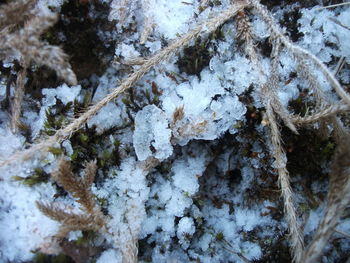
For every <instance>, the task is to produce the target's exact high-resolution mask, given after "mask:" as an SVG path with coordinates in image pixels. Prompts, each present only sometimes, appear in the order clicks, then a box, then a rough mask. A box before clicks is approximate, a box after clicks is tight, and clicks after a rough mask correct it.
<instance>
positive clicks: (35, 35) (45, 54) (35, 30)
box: [0, 1, 77, 85]
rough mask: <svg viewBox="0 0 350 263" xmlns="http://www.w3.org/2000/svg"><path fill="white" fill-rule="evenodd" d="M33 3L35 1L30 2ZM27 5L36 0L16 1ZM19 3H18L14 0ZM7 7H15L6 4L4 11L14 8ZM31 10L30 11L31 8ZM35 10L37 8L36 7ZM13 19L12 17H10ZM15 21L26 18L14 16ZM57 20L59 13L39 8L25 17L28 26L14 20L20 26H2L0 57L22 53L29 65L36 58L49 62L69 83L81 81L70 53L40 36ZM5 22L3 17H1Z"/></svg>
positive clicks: (44, 63) (2, 11) (27, 6)
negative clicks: (42, 11)
mask: <svg viewBox="0 0 350 263" xmlns="http://www.w3.org/2000/svg"><path fill="white" fill-rule="evenodd" d="M29 3H31V4H29ZM21 4H22V5H24V6H25V8H29V7H32V4H33V3H32V1H29V2H28V3H26V1H16V6H17V5H21ZM12 5H15V4H14V3H11V7H12ZM7 9H10V10H12V8H8V7H6V5H5V7H2V9H1V11H0V13H3V14H4V15H5V18H6V15H9V16H11V14H12V13H11V12H8V13H6V12H7ZM28 12H29V11H28ZM32 12H33V13H34V12H35V11H34V10H33V11H32ZM9 19H10V18H9ZM12 21H13V22H22V21H18V20H12ZM56 21H57V15H55V14H54V13H45V14H44V15H43V14H41V13H40V12H38V11H36V13H35V15H32V16H31V17H30V18H29V19H28V20H26V21H25V23H24V26H23V27H21V26H20V25H18V24H11V25H12V26H16V27H19V28H18V29H17V28H16V30H10V28H9V26H6V27H4V28H2V30H1V32H0V36H1V38H0V57H1V58H2V59H3V58H6V57H8V56H18V55H20V56H21V60H22V61H24V64H26V65H29V63H30V62H31V61H34V62H35V63H36V64H38V65H46V66H48V67H50V68H52V69H53V70H55V71H56V73H57V75H58V76H59V77H60V78H62V79H64V80H65V81H66V82H67V83H68V84H72V85H75V84H76V83H77V79H76V76H75V74H74V72H73V71H72V69H71V66H70V64H69V63H68V57H67V55H66V54H65V53H64V52H63V51H62V49H61V48H59V47H57V46H52V45H48V44H47V43H45V42H43V41H41V40H40V36H41V35H42V34H43V32H44V31H46V30H47V29H48V28H49V27H51V26H52V25H53V24H54V23H55V22H56ZM0 22H1V20H0Z"/></svg>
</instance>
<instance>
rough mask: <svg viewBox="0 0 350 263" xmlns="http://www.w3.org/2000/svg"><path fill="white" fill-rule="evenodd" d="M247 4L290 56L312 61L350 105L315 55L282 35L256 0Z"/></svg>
mask: <svg viewBox="0 0 350 263" xmlns="http://www.w3.org/2000/svg"><path fill="white" fill-rule="evenodd" d="M249 3H250V4H251V5H252V6H253V7H254V9H255V10H256V11H257V12H258V13H259V15H261V17H262V18H263V20H264V21H265V22H266V23H267V25H268V28H269V29H270V31H271V33H272V34H273V36H274V37H276V38H278V39H279V40H280V41H281V43H282V44H283V45H284V46H285V47H286V48H287V49H288V50H289V52H290V53H291V54H296V55H299V56H301V57H304V58H306V59H309V60H310V61H312V62H313V63H314V64H315V65H316V66H317V67H318V69H320V70H321V72H322V73H323V74H324V76H325V77H326V79H327V80H328V82H329V83H330V84H331V86H332V87H333V88H334V90H335V91H336V92H337V94H338V95H339V97H340V98H342V99H343V100H344V102H346V103H347V104H349V105H350V96H349V94H347V93H346V91H345V90H344V89H343V88H342V87H341V85H340V84H339V82H338V81H337V79H336V78H335V77H334V74H333V73H332V72H331V71H330V70H329V69H328V68H327V67H326V66H325V65H324V64H323V63H322V61H321V60H319V59H318V58H317V57H316V56H315V55H313V54H312V53H310V52H309V51H307V50H305V49H303V48H301V47H299V46H297V45H294V44H293V43H292V42H291V41H290V40H289V38H288V37H286V36H285V35H284V32H283V30H282V29H281V28H280V27H279V26H278V23H277V22H276V21H274V19H273V17H272V15H271V14H270V13H269V11H268V10H267V9H266V8H265V7H264V6H263V5H262V4H260V2H259V1H258V0H249Z"/></svg>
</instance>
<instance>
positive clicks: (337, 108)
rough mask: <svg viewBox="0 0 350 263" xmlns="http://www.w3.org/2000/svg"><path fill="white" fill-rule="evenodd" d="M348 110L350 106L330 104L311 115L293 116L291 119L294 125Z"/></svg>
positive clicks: (308, 122)
mask: <svg viewBox="0 0 350 263" xmlns="http://www.w3.org/2000/svg"><path fill="white" fill-rule="evenodd" d="M349 110H350V107H349V106H348V105H330V106H328V107H326V108H324V109H322V110H320V111H318V112H316V113H314V114H312V115H309V116H305V117H300V116H295V117H293V118H292V120H293V122H294V123H295V124H296V125H303V124H310V123H314V122H317V121H319V120H320V119H325V118H329V117H331V116H334V115H336V114H338V113H340V112H344V111H349Z"/></svg>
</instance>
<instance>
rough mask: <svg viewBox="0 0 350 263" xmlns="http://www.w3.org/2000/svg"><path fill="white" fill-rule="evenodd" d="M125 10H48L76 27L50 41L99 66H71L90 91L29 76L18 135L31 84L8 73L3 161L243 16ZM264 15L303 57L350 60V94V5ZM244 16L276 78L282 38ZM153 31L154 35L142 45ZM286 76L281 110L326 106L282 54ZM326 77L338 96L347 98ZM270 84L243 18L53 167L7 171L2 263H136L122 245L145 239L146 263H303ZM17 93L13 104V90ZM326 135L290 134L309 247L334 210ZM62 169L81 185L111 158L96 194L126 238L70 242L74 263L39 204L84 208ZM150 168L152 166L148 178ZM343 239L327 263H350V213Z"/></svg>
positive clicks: (209, 8) (192, 1) (55, 153)
mask: <svg viewBox="0 0 350 263" xmlns="http://www.w3.org/2000/svg"><path fill="white" fill-rule="evenodd" d="M124 2H125V3H127V2H128V1H125V0H124V1H123V0H112V1H109V0H101V1H90V2H89V1H75V0H71V1H64V0H62V1H54V0H51V1H50V0H40V1H39V3H38V6H39V8H41V9H43V12H49V11H48V9H47V8H48V6H49V7H50V8H51V9H53V10H55V11H57V12H60V19H61V20H62V21H64V22H62V21H61V20H60V23H62V25H64V26H65V27H64V26H60V27H59V26H57V27H55V28H54V29H53V30H51V31H49V34H47V35H45V36H44V37H46V38H47V40H48V41H53V42H54V44H57V43H59V44H61V45H63V48H64V49H65V48H66V49H65V51H66V52H67V53H68V55H69V56H71V57H72V59H73V58H75V57H74V56H75V53H74V52H77V54H78V51H76V50H75V49H74V48H76V49H82V50H83V51H84V52H87V53H86V55H85V56H84V55H83V56H80V58H78V60H74V62H71V63H72V67H73V70H74V71H77V72H78V71H79V72H80V73H79V75H78V74H77V77H78V85H75V86H68V85H67V84H65V83H59V81H50V78H52V76H51V75H49V76H48V77H47V78H49V80H48V79H45V78H44V77H45V74H44V73H45V69H42V68H38V67H35V66H34V65H33V66H32V67H31V68H29V69H28V71H29V72H30V74H28V77H27V86H26V93H25V97H24V102H23V105H22V108H23V110H22V117H21V122H22V123H23V125H22V126H23V127H22V130H21V131H20V132H19V133H16V134H13V133H12V132H11V131H10V129H9V121H10V117H9V116H10V115H9V108H8V107H6V106H4V105H5V101H6V100H7V92H8V91H7V86H9V84H8V83H9V80H8V79H9V78H10V77H11V76H15V75H16V74H17V72H16V67H15V64H16V62H15V60H16V57H12V59H8V61H2V65H1V69H0V71H1V85H0V103H1V105H2V106H3V107H2V108H1V111H0V134H1V135H0V149H1V151H0V154H1V159H6V157H7V156H10V155H11V154H12V153H14V152H15V151H16V150H20V149H23V148H25V147H27V144H28V143H35V142H36V141H37V140H38V139H39V138H44V137H45V136H48V135H52V133H53V132H54V131H55V130H56V129H59V128H61V127H63V126H64V125H65V124H66V123H68V122H69V121H70V120H71V119H72V118H74V117H76V116H77V115H78V114H79V113H80V112H82V111H83V110H85V109H86V108H87V107H88V105H90V104H92V103H96V102H97V101H99V100H100V99H102V98H103V97H104V96H106V95H107V94H108V93H109V92H111V91H112V90H113V89H114V88H115V87H117V86H118V84H119V83H120V82H121V81H122V80H123V79H124V78H125V77H127V76H128V75H129V74H130V73H131V72H133V71H136V70H138V68H139V67H140V65H139V64H137V63H136V65H134V64H133V63H131V62H135V61H140V59H142V58H143V57H149V56H151V55H152V54H153V53H155V52H158V51H159V50H160V49H161V48H163V47H165V46H167V45H168V44H169V43H171V42H172V41H174V39H176V38H177V37H178V36H180V35H181V34H184V33H187V32H188V31H189V30H190V29H191V28H193V27H194V26H195V25H196V24H197V23H201V22H202V21H205V20H207V19H209V18H211V17H213V16H215V14H217V13H219V12H221V11H223V10H225V9H226V8H227V7H228V6H229V4H230V1H229V0H222V1H202V2H203V3H204V2H207V4H203V5H201V4H200V2H199V1H196V0H188V1H180V0H173V1H166V0H149V1H141V0H140V1H129V3H128V5H127V7H125V6H123V4H124ZM263 2H264V3H265V4H266V3H267V5H268V7H269V9H270V11H271V12H272V13H273V14H274V18H275V19H276V20H277V21H279V23H280V25H281V26H282V27H284V28H285V30H286V34H288V35H289V36H290V37H291V39H292V40H293V41H294V43H296V44H298V45H300V46H301V47H303V48H305V49H307V50H309V51H311V52H312V53H313V54H314V55H316V56H317V57H318V58H319V59H320V60H322V62H324V63H325V64H326V65H327V66H328V67H329V68H331V69H334V68H335V67H336V65H337V63H338V61H339V59H340V58H342V57H343V58H344V59H345V66H344V67H343V68H342V70H341V71H340V72H339V73H338V75H337V78H338V80H339V81H340V82H341V84H342V85H343V86H347V87H349V84H350V67H349V65H350V47H349V45H350V30H349V27H350V7H349V6H343V7H338V8H333V9H322V10H319V7H320V6H321V4H322V1H310V2H308V3H305V1H281V3H280V4H274V2H276V1H263ZM290 2H295V3H290ZM324 2H326V1H324ZM328 2H332V1H328ZM72 3H73V4H72ZM109 6H110V7H111V8H112V9H111V10H110V9H109ZM124 9H125V10H124ZM67 10H68V11H67ZM69 10H70V11H69ZM245 12H246V14H245V15H246V16H247V17H248V19H249V20H250V22H251V24H252V30H253V31H252V34H253V36H254V46H255V48H256V50H257V53H258V54H259V55H260V63H261V66H262V70H263V71H265V72H269V71H270V70H271V66H270V60H271V59H270V52H271V45H270V43H269V40H270V39H269V37H270V32H269V30H268V28H267V27H266V25H265V24H264V22H263V21H262V20H261V18H260V17H259V16H258V15H257V14H256V13H254V11H251V10H246V11H245ZM76 20H77V21H80V20H81V21H84V22H81V23H85V22H86V21H89V24H88V25H89V26H90V27H91V28H92V29H91V31H92V32H93V34H92V35H88V38H96V40H94V41H92V44H91V43H90V44H91V47H90V46H84V43H81V42H79V33H76V35H77V36H76V38H75V39H74V36H72V35H71V34H70V33H69V31H70V30H72V31H73V32H76V31H74V30H76V28H75V27H79V25H80V24H79V23H78V25H76V24H74V23H75V22H74V23H73V22H72V21H76ZM84 26H86V24H84ZM148 26H150V27H151V29H150V30H151V31H150V33H149V34H148V35H147V36H146V39H145V40H144V43H143V44H141V43H140V38H141V37H142V34H143V32H144V31H145V28H147V27H148ZM72 37H73V39H72ZM55 41H56V42H55ZM66 41H72V43H73V44H72V43H68V44H65V42H66ZM74 41H76V42H74ZM82 41H84V40H82ZM96 43H97V44H98V45H101V46H96V45H97V44H96ZM74 46H75V47H74ZM83 48H85V49H86V50H85V49H83ZM90 51H91V52H95V53H91V54H90V53H88V52H90ZM77 56H78V55H77ZM89 56H90V58H91V57H92V59H91V61H92V62H90V58H88V57H89ZM79 59H80V60H79ZM112 59H113V61H112ZM85 60H89V63H86V64H85ZM94 60H96V61H94ZM80 63H81V64H80ZM91 63H92V64H91ZM94 63H95V65H94ZM97 67H99V68H98V69H97ZM101 68H103V70H101ZM278 69H279V72H280V80H279V81H280V84H281V85H280V88H279V89H278V91H277V95H278V97H279V99H280V101H281V102H282V104H283V105H284V106H285V107H288V109H289V111H291V112H295V113H297V114H299V113H302V112H303V110H305V107H312V105H313V102H312V101H313V96H314V94H312V92H311V91H310V90H309V89H308V87H307V83H306V81H304V80H303V79H302V78H301V77H300V74H299V72H298V68H297V63H296V61H295V60H294V58H293V57H292V56H291V54H289V53H288V52H286V51H284V52H282V54H281V59H280V64H279V66H278ZM41 70H42V72H44V73H41ZM101 71H102V72H101ZM314 71H315V73H316V74H318V73H319V71H318V70H317V69H314ZM42 75H44V77H42ZM46 75H48V74H46ZM50 76H51V77H50ZM319 76H320V78H321V80H322V81H323V83H324V85H323V87H322V88H323V89H324V92H326V94H327V96H329V97H330V98H333V97H334V98H336V96H335V94H334V93H333V92H332V91H331V89H330V86H329V85H328V84H327V81H326V80H325V79H324V80H323V79H322V78H323V77H322V76H321V74H319ZM264 81H265V79H264V78H263V77H262V76H261V74H260V73H259V71H258V70H257V69H256V68H255V67H254V64H253V63H252V61H250V60H249V58H248V56H247V55H246V54H245V52H244V43H242V42H241V41H240V40H239V39H238V38H237V27H236V23H235V21H234V19H233V20H229V21H228V22H227V23H225V24H224V25H223V26H221V27H219V29H218V30H216V31H215V32H214V33H212V34H209V35H208V34H206V35H204V36H202V37H201V38H198V39H197V40H194V41H192V42H191V45H189V46H186V47H184V48H183V49H182V50H181V51H179V52H177V53H176V54H175V55H174V56H171V57H170V58H169V59H168V60H167V61H166V62H162V63H160V64H158V65H156V66H155V67H153V68H152V69H151V70H150V71H149V72H148V73H147V74H146V75H145V76H144V77H143V78H142V79H141V80H140V81H138V82H137V83H136V84H135V85H134V86H133V87H132V88H131V89H130V90H129V91H126V92H125V94H123V95H122V96H120V97H118V98H117V99H116V100H114V101H113V102H112V103H110V104H108V105H107V106H106V107H104V108H103V109H102V110H101V111H100V112H99V113H98V114H96V116H94V117H93V118H91V119H90V120H89V121H88V122H87V124H86V125H84V127H82V129H80V130H79V131H77V132H76V133H75V134H74V135H72V136H71V138H70V139H68V140H66V141H64V142H63V143H62V144H61V145H59V144H58V145H56V146H55V148H51V149H50V151H49V153H47V155H46V156H45V157H44V158H39V156H31V158H30V159H29V160H27V161H23V162H22V161H20V162H15V163H14V164H13V165H11V166H5V167H1V173H0V178H1V179H0V262H57V261H54V260H56V259H57V258H59V257H61V260H65V261H63V262H71V261H69V260H72V258H73V259H74V260H75V261H76V262H98V263H107V262H122V257H123V256H122V254H123V253H124V252H123V251H124V250H123V244H127V243H128V242H130V240H131V239H132V238H136V239H138V259H139V261H140V262H208V263H209V262H291V255H290V252H289V244H288V240H287V223H286V222H285V220H284V217H283V200H282V199H281V197H280V191H279V187H278V184H277V172H276V168H277V167H276V164H275V163H274V160H273V158H272V155H271V144H270V143H269V136H270V133H269V129H268V125H266V124H265V123H264V120H265V117H264V116H265V115H264V111H265V109H264V107H263V103H262V99H261V93H260V90H259V87H260V84H261V83H263V82H264ZM10 89H11V90H10V95H11V96H13V93H14V91H13V89H14V85H11V83H10ZM318 130H319V127H318V126H317V125H315V126H310V127H307V128H302V129H301V130H300V137H298V136H296V135H293V134H291V133H290V132H289V131H287V130H286V129H283V130H282V139H283V141H284V146H285V148H286V151H287V159H288V166H287V168H288V169H289V171H290V176H291V182H292V187H293V190H294V191H295V205H296V208H297V212H298V216H299V218H298V221H299V222H300V223H301V225H302V229H303V233H304V237H305V243H306V244H307V243H308V242H309V241H310V240H311V238H312V235H313V233H314V231H315V229H316V228H317V224H318V222H319V219H320V218H321V217H322V214H323V212H324V208H325V200H326V193H327V189H328V173H329V170H330V160H331V156H332V153H333V151H334V147H335V146H334V142H333V141H331V140H329V139H328V140H324V139H322V138H321V137H320V136H319V137H318V134H319V133H318ZM61 155H64V156H65V157H66V158H67V159H69V160H71V162H72V167H73V171H74V172H75V173H76V175H77V176H81V175H82V174H81V171H82V168H83V167H84V164H85V162H87V161H91V160H94V159H96V160H97V165H98V171H97V175H96V178H95V181H94V183H93V186H92V191H93V193H94V195H95V197H96V202H97V204H98V205H99V206H100V207H101V210H102V212H103V213H104V215H105V216H106V218H107V220H108V227H109V233H111V232H113V233H114V235H108V234H106V235H103V234H101V233H97V232H96V233H91V231H74V232H72V233H71V234H70V236H69V237H67V239H66V240H65V241H64V242H68V243H69V244H70V245H71V246H72V247H74V248H75V249H76V252H74V253H75V254H74V253H73V252H72V251H70V250H69V249H67V247H64V246H63V247H62V246H61V247H60V246H59V244H58V243H57V241H56V240H55V239H54V238H53V236H54V235H55V234H56V233H57V231H58V229H59V226H60V223H58V222H57V221H54V220H52V219H50V218H48V217H46V216H45V215H43V214H42V213H41V212H40V211H39V210H38V208H37V206H36V201H39V200H40V201H44V202H47V203H49V202H55V203H60V204H62V205H63V204H64V205H65V206H67V207H68V206H70V207H73V208H72V209H79V208H81V207H79V205H77V203H76V202H74V201H73V200H74V198H72V196H71V195H70V194H67V192H66V191H65V190H64V189H63V188H62V187H60V186H59V185H58V184H57V183H56V182H55V181H54V180H53V179H52V178H51V177H50V174H51V173H52V172H54V171H55V170H57V165H58V162H57V160H58V159H59V158H60V157H59V156H61ZM143 161H144V162H146V168H145V167H144V166H140V164H143V165H144V163H143ZM147 165H148V166H147ZM337 230H338V232H336V233H334V234H333V235H332V237H331V239H330V240H329V242H328V245H327V246H326V248H325V251H324V255H325V256H324V257H323V258H322V262H345V260H346V258H347V257H349V256H350V254H349V251H350V250H349V249H350V240H349V236H345V235H343V234H341V232H343V233H350V219H349V211H346V213H345V214H344V216H343V217H342V219H341V223H340V225H339V226H338V227H337ZM116 240H117V241H116ZM77 251H78V252H77ZM62 254H64V255H66V257H64V256H62ZM48 255H51V256H48ZM57 255H60V256H57ZM77 255H78V258H79V257H80V260H81V261H79V259H77ZM40 260H51V261H40ZM125 262H126V261H125Z"/></svg>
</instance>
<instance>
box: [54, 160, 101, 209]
mask: <svg viewBox="0 0 350 263" xmlns="http://www.w3.org/2000/svg"><path fill="white" fill-rule="evenodd" d="M96 169H97V166H96V161H93V162H90V163H88V164H87V166H86V168H85V177H84V178H80V177H77V176H74V174H73V172H72V169H71V167H70V163H69V162H68V161H67V160H64V159H61V160H60V162H59V169H58V171H56V172H54V173H53V174H52V177H53V178H54V180H56V181H57V183H59V184H60V185H61V186H62V187H63V188H64V189H65V190H67V191H68V192H70V193H71V194H72V196H73V197H74V198H76V199H77V202H78V203H80V204H81V205H82V206H83V207H84V209H86V211H87V212H88V213H92V212H93V210H94V208H95V206H96V202H95V200H94V196H93V194H92V192H91V184H92V183H93V181H94V178H95V172H96Z"/></svg>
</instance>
